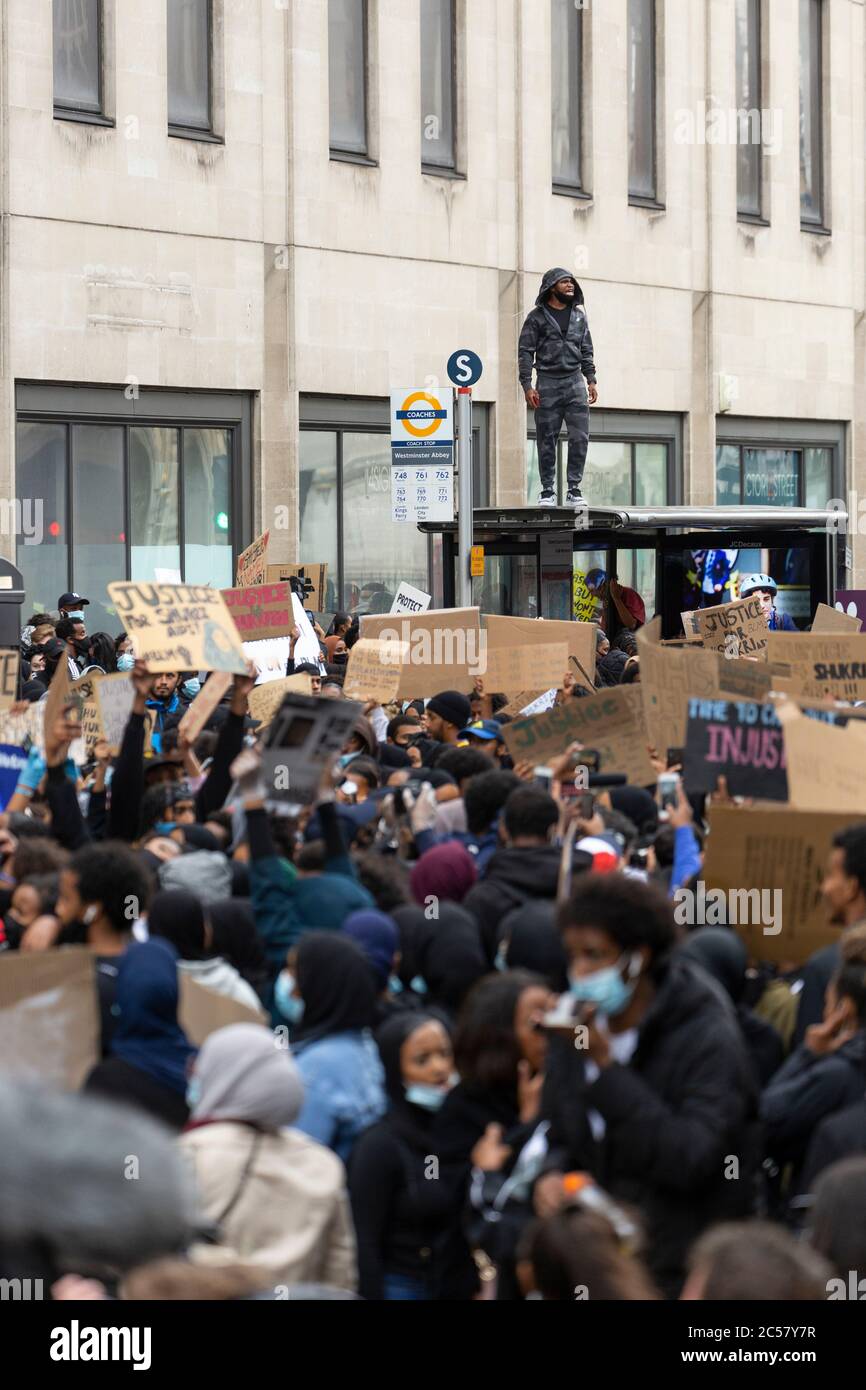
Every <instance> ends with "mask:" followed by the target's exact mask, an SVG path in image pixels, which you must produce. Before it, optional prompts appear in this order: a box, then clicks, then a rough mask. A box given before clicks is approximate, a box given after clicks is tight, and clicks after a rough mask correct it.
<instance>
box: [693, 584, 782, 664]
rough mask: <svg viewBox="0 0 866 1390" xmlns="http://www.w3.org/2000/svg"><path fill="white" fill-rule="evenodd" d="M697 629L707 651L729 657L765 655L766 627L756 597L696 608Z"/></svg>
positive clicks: (765, 621)
mask: <svg viewBox="0 0 866 1390" xmlns="http://www.w3.org/2000/svg"><path fill="white" fill-rule="evenodd" d="M695 619H696V622H697V629H698V633H699V634H700V638H701V641H702V642H703V644H704V646H705V647H706V649H707V651H713V652H726V653H727V654H728V656H732V657H735V658H736V657H747V656H757V657H760V659H761V660H762V661H763V660H764V659H765V656H766V649H767V637H768V636H769V629H768V627H767V619H766V618H765V616H764V614H763V611H762V609H761V601H760V599H759V598H757V597H751V598H740V599H736V600H735V602H734V603H721V604H719V605H718V606H717V607H716V608H700V609H698V610H696V613H695Z"/></svg>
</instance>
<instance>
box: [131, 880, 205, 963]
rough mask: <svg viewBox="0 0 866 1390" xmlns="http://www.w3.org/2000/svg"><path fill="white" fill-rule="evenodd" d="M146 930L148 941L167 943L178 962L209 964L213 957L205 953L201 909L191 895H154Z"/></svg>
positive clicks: (203, 921)
mask: <svg viewBox="0 0 866 1390" xmlns="http://www.w3.org/2000/svg"><path fill="white" fill-rule="evenodd" d="M147 930H148V933H149V935H150V936H151V937H154V938H157V937H159V938H162V939H164V940H166V941H170V942H171V944H172V946H174V948H175V950H176V951H177V953H178V955H179V956H180V958H181V960H208V959H209V958H210V957H211V956H213V954H214V953H213V951H208V950H206V949H205V917H204V908H203V907H202V905H201V902H200V901H199V899H198V898H196V897H195V896H194V895H193V894H192V893H185V892H183V891H182V890H180V889H176V890H170V891H168V890H164V891H163V892H161V893H157V894H155V896H154V899H153V901H152V903H151V904H150V908H149V909H148V913H147Z"/></svg>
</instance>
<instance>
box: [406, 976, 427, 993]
mask: <svg viewBox="0 0 866 1390" xmlns="http://www.w3.org/2000/svg"><path fill="white" fill-rule="evenodd" d="M409 988H410V989H411V990H412V991H413V992H414V993H415V994H426V993H427V981H426V980H425V979H424V976H423V975H416V976H415V978H414V980H410V981H409Z"/></svg>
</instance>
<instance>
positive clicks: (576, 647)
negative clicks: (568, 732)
mask: <svg viewBox="0 0 866 1390" xmlns="http://www.w3.org/2000/svg"><path fill="white" fill-rule="evenodd" d="M484 624H485V630H486V632H487V644H488V647H526V646H529V647H543V646H549V644H550V643H551V642H564V643H565V645H566V646H567V647H568V654H569V656H570V657H572V656H573V657H575V658H576V660H577V661H579V662H580V664H581V666H582V667H583V669H584V671H585V672H586V674H587V676H588V677H589V679H590V680H591V681H593V682H594V681H595V650H596V635H595V633H596V629H595V624H594V623H567V622H562V621H561V620H559V619H550V618H541V619H539V618H504V617H501V616H500V615H499V614H498V613H488V614H487V615H486V617H485V619H484ZM570 664H571V667H572V672H573V673H574V674H575V676H576V677H577V679H578V680H579V681H581V683H582V684H585V681H584V679H583V677H582V676H581V675H580V672H579V671H578V670H577V668H576V667H575V665H574V662H571V663H570ZM562 676H563V672H560V674H559V675H558V676H557V677H556V680H555V681H548V682H547V683H545V682H544V681H541V680H539V681H536V680H535V677H534V676H533V677H532V678H531V679H530V680H528V681H527V682H526V683H525V686H524V689H526V690H530V689H534V690H547V689H549V688H550V686H551V685H557V686H558V685H561V684H562ZM484 685H485V690H486V691H487V693H488V694H490V695H495V694H498V693H499V692H498V691H497V690H496V689H495V688H494V687H493V686H492V685H489V684H488V682H487V680H486V679H485V682H484ZM505 693H506V694H510V691H507V692H505Z"/></svg>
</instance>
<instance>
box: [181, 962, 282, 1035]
mask: <svg viewBox="0 0 866 1390" xmlns="http://www.w3.org/2000/svg"><path fill="white" fill-rule="evenodd" d="M177 982H178V986H179V989H180V1000H179V1002H178V1010H177V1019H178V1023H179V1024H180V1026H181V1028H182V1029H183V1031H184V1032H185V1033H186V1035H187V1037H188V1038H189V1040H190V1042H191V1043H192V1044H193V1046H194V1047H201V1045H202V1043H203V1042H204V1041H205V1039H206V1038H209V1037H210V1035H211V1033H216V1032H217V1031H218V1030H219V1029H220V1028H228V1027H230V1025H231V1024H233V1023H264V1024H265V1025H267V1018H266V1017H265V1012H264V1009H261V1010H257V1009H250V1008H247V1006H246V1004H240V1003H238V1001H237V1000H236V999H230V998H229V997H228V995H227V994H217V992H216V990H214V989H208V988H207V986H206V985H200V984H199V983H198V981H197V980H191V979H190V977H189V976H188V975H187V974H185V972H184V971H183V970H182V969H181V970H178V972H177Z"/></svg>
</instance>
